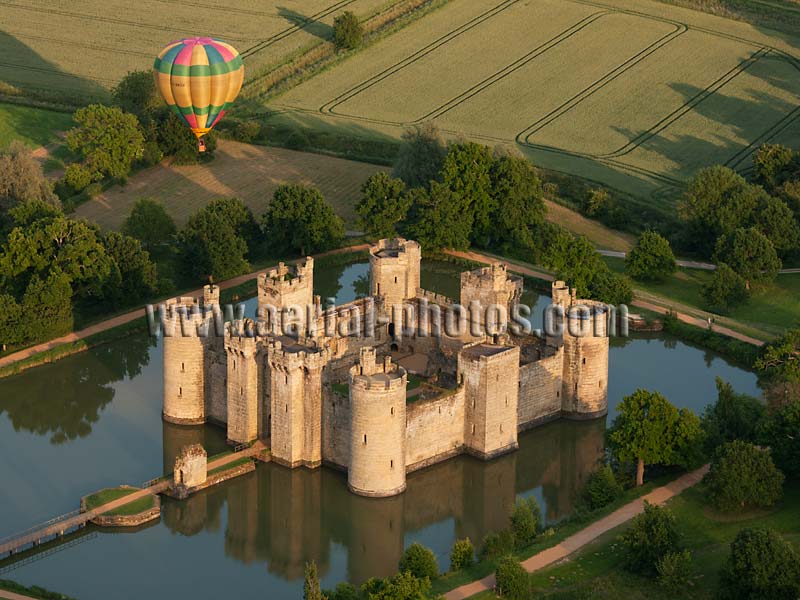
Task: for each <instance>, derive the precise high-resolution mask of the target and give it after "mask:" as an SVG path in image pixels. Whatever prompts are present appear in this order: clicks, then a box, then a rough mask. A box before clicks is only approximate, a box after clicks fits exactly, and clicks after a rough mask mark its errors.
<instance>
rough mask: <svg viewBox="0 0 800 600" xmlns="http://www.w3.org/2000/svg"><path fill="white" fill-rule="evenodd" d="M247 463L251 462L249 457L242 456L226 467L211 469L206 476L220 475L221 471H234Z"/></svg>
mask: <svg viewBox="0 0 800 600" xmlns="http://www.w3.org/2000/svg"><path fill="white" fill-rule="evenodd" d="M248 462H253V459H252V458H250V457H249V456H244V457H242V458H239V459H237V460H235V461H233V462H230V463H228V464H227V465H222V466H221V467H217V468H216V469H211V470H210V471H209V472H208V473H206V476H208V475H214V474H216V473H222V472H223V471H229V470H230V469H235V468H236V467H238V466H240V465H244V464H246V463H248Z"/></svg>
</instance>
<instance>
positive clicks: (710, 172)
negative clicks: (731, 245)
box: [678, 166, 761, 256]
mask: <svg viewBox="0 0 800 600" xmlns="http://www.w3.org/2000/svg"><path fill="white" fill-rule="evenodd" d="M760 191H761V190H760V188H758V187H757V186H753V185H750V184H749V183H747V181H745V179H744V178H743V177H742V176H741V175H739V174H738V173H736V172H735V171H733V170H732V169H729V168H727V167H721V166H715V167H708V168H706V169H701V170H700V171H698V172H697V174H695V176H694V177H693V178H692V180H691V181H690V182H689V186H688V188H687V190H686V194H685V195H684V198H683V201H682V202H681V203H680V205H679V207H678V214H679V216H680V217H681V219H682V220H683V221H684V222H685V223H686V225H687V232H686V233H687V236H688V240H689V241H690V243H691V244H692V245H693V246H694V247H696V248H697V249H698V250H699V251H700V252H701V253H703V254H704V255H705V256H710V255H711V253H712V252H713V250H714V244H715V242H716V240H717V238H719V237H720V236H721V235H729V234H731V233H733V232H734V231H735V230H736V229H737V228H738V227H742V226H744V225H745V224H746V223H749V222H750V219H751V217H752V215H753V211H755V209H756V205H757V203H758V197H759V195H760Z"/></svg>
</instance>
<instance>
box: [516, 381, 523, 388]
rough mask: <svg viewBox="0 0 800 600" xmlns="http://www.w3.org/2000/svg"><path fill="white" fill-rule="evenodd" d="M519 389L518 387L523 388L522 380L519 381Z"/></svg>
mask: <svg viewBox="0 0 800 600" xmlns="http://www.w3.org/2000/svg"><path fill="white" fill-rule="evenodd" d="M517 387H518V388H521V387H522V380H520V381H518V382H517Z"/></svg>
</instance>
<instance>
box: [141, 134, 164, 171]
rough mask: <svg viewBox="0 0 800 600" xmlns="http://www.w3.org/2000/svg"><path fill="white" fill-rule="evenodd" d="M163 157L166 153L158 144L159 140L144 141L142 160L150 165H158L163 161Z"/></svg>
mask: <svg viewBox="0 0 800 600" xmlns="http://www.w3.org/2000/svg"><path fill="white" fill-rule="evenodd" d="M162 158H164V153H163V152H162V151H161V148H160V147H159V146H158V142H156V141H155V140H149V141H147V142H145V143H144V149H143V150H142V162H143V163H144V164H145V165H147V166H148V167H152V166H153V165H157V164H158V163H160V162H161V159H162Z"/></svg>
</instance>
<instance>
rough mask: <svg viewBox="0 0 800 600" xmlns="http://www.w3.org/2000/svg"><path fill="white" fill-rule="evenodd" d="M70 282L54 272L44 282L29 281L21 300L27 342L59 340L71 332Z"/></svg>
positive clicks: (56, 271)
mask: <svg viewBox="0 0 800 600" xmlns="http://www.w3.org/2000/svg"><path fill="white" fill-rule="evenodd" d="M72 323H73V321H72V287H71V286H70V278H69V277H68V276H67V275H65V274H64V273H62V272H61V271H60V270H59V269H57V268H56V269H53V270H52V271H50V273H49V274H48V275H47V278H46V279H41V278H40V277H39V275H34V276H33V277H31V279H30V282H29V283H28V287H27V289H26V290H25V294H24V296H23V298H22V327H23V332H24V337H25V340H26V341H35V340H44V339H51V338H54V337H58V336H60V335H64V334H65V333H69V332H70V331H72Z"/></svg>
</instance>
